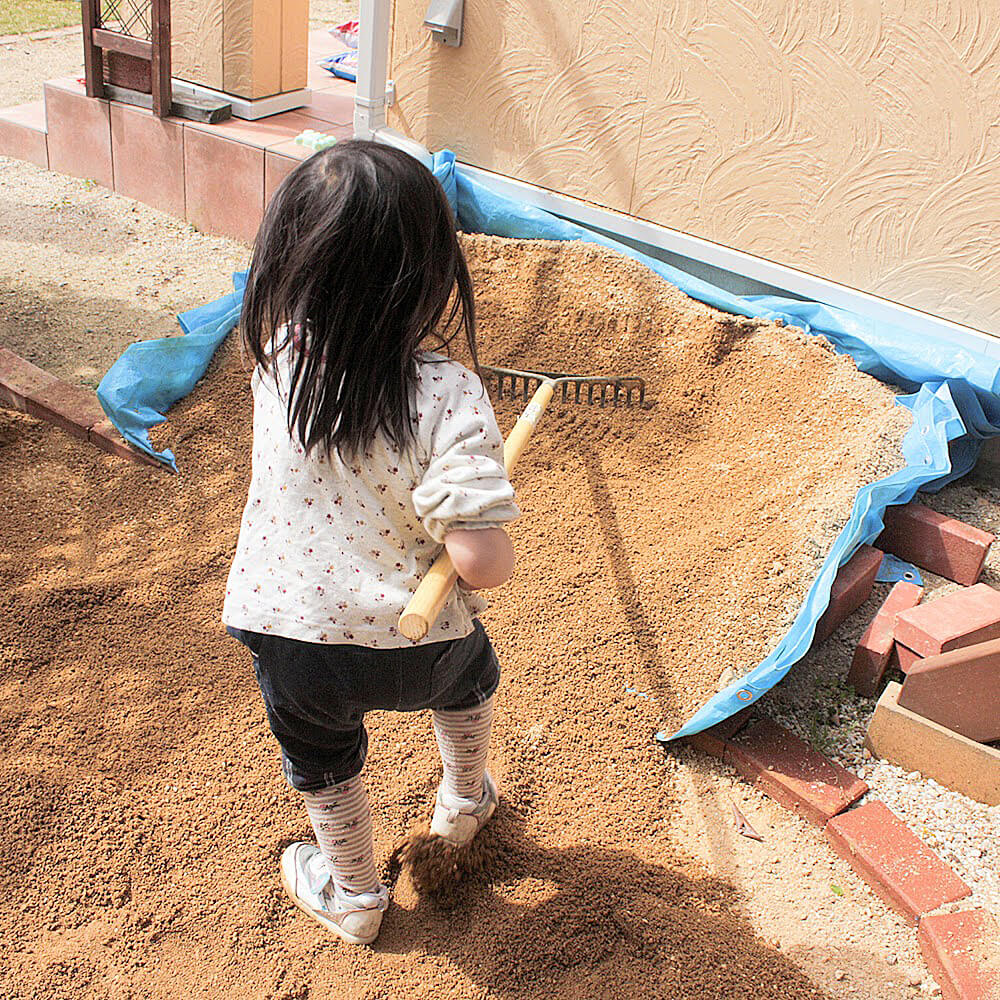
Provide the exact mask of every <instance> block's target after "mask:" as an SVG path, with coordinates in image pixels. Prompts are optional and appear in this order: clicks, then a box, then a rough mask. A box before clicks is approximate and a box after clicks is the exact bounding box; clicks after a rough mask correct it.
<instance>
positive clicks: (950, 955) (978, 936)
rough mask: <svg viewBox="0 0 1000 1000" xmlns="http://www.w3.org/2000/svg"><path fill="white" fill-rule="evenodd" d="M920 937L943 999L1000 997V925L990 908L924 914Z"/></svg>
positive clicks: (960, 999) (983, 999) (998, 999)
mask: <svg viewBox="0 0 1000 1000" xmlns="http://www.w3.org/2000/svg"><path fill="white" fill-rule="evenodd" d="M917 939H918V940H919V941H920V950H921V952H923V955H924V961H925V962H926V963H927V968H928V969H930V972H931V975H932V976H933V977H934V978H935V980H937V984H938V986H940V987H941V996H942V998H943V1000H1000V926H998V924H997V922H996V920H995V919H994V918H993V917H992V915H991V914H989V913H987V911H986V910H982V909H976V910H962V911H960V912H958V913H938V914H935V915H933V916H930V917H924V918H923V919H921V921H920V927H919V928H918V930H917Z"/></svg>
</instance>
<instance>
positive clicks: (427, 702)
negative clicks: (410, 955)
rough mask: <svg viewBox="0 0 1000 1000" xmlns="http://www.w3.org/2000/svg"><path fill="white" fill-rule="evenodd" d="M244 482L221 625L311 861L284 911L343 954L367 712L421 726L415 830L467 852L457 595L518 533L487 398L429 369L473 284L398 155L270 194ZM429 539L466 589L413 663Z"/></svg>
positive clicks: (362, 794)
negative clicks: (430, 737)
mask: <svg viewBox="0 0 1000 1000" xmlns="http://www.w3.org/2000/svg"><path fill="white" fill-rule="evenodd" d="M241 328H242V331H243V337H244V339H245V342H246V344H247V346H248V348H249V351H250V353H251V354H252V355H253V357H254V359H255V360H256V362H257V367H256V370H255V371H254V374H253V379H252V388H253V397H254V416H253V473H252V477H251V481H250V491H249V496H248V497H247V504H246V509H245V511H244V514H243V520H242V523H241V525H240V536H239V542H238V545H237V548H236V556H235V559H234V562H233V566H232V569H231V571H230V574H229V580H228V583H227V587H226V600H225V607H224V609H223V614H222V618H223V621H224V623H225V624H226V626H227V627H228V631H229V632H230V633H231V634H233V635H234V636H236V638H238V639H239V640H240V641H241V642H242V643H244V644H245V645H246V646H247V647H249V649H250V651H251V652H252V654H253V662H254V668H255V670H256V674H257V681H258V683H259V685H260V690H261V693H262V694H263V697H264V704H265V707H266V710H267V717H268V722H269V723H270V726H271V730H272V732H273V733H274V735H275V736H276V737H277V739H278V742H279V743H280V745H281V752H282V761H283V770H284V773H285V777H286V778H287V779H288V781H289V782H290V783H291V785H292V786H293V787H294V788H296V789H298V790H299V791H300V792H301V793H302V796H303V799H304V800H305V807H306V811H307V812H308V814H309V819H310V820H311V822H312V826H313V830H314V831H315V834H316V840H317V842H318V844H319V846H318V848H317V847H315V846H313V845H311V844H305V843H294V844H292V845H290V846H289V847H288V848H287V849H286V850H285V852H284V854H283V855H282V857H281V876H282V881H283V883H284V885H285V888H286V890H287V891H288V894H289V895H290V896H291V898H292V901H293V902H294V903H295V905H296V906H298V907H299V908H300V909H302V910H303V911H305V912H306V913H308V914H309V915H310V916H312V917H314V918H315V919H316V920H317V921H319V922H320V923H321V924H323V925H324V926H326V927H327V928H329V929H330V930H332V931H334V932H335V933H336V934H338V935H339V936H340V937H341V938H343V940H345V941H349V942H351V943H353V944H368V943H370V942H372V941H374V940H375V937H376V936H377V934H378V932H379V927H380V926H381V922H382V913H383V911H384V910H385V909H386V907H387V906H388V902H389V899H388V893H387V890H386V888H385V887H384V886H383V885H381V884H380V883H379V880H378V877H377V875H376V872H375V863H374V859H373V851H372V831H371V820H370V816H369V808H368V796H367V793H366V791H365V786H364V783H363V781H362V778H361V770H362V767H363V765H364V763H365V756H366V751H367V734H366V732H365V726H364V716H365V712H367V711H369V710H370V709H391V710H395V711H403V712H409V711H416V710H419V709H431V710H432V712H433V725H434V731H435V734H436V737H437V742H438V746H439V748H440V751H441V760H442V763H443V765H444V778H443V780H442V782H441V785H440V787H439V789H438V793H437V803H436V805H435V808H434V814H433V819H432V822H431V830H432V832H433V833H435V834H437V835H438V836H440V837H442V838H444V840H446V841H447V842H448V843H450V844H453V845H456V846H460V845H463V844H466V843H468V842H469V841H470V840H472V838H473V837H474V836H475V835H476V834H477V833H478V832H479V830H480V829H481V828H482V826H483V824H484V823H486V821H487V820H488V819H489V818H490V816H491V815H492V814H493V811H494V810H495V809H496V805H497V789H496V786H495V784H494V783H493V781H492V779H491V778H490V776H489V774H488V773H487V772H486V755H487V748H488V744H489V738H490V726H491V721H492V716H493V693H494V691H495V690H496V687H497V684H498V682H499V665H498V663H497V658H496V655H495V653H494V652H493V649H492V647H491V645H490V641H489V639H488V638H487V636H486V633H485V632H484V631H483V627H482V625H481V624H480V623H479V621H478V620H477V619H476V617H475V615H476V613H477V611H479V610H481V608H482V607H483V605H482V603H481V602H480V601H479V599H478V598H477V597H476V596H475V595H474V594H473V593H471V591H472V590H474V589H477V588H482V587H495V586H498V585H499V584H501V583H503V582H504V581H505V580H506V579H507V578H508V577H509V576H510V573H511V570H512V568H513V563H514V555H513V550H512V548H511V544H510V541H509V539H508V537H507V535H506V533H505V531H504V529H503V525H504V524H506V523H507V522H508V521H511V520H513V519H514V518H515V517H517V516H518V509H517V507H516V505H515V503H514V491H513V489H512V488H511V485H510V483H509V481H508V479H507V476H506V473H505V472H504V466H503V441H502V438H501V436H500V432H499V430H498V428H497V424H496V419H495V418H494V415H493V410H492V408H491V406H490V403H489V399H488V398H487V396H486V393H485V392H484V390H483V386H482V383H481V382H480V380H479V379H478V378H477V376H476V375H474V374H473V373H472V372H470V371H468V370H467V369H466V368H464V367H462V366H461V365H460V364H458V363H457V362H455V361H451V360H448V359H447V358H445V357H443V356H441V355H440V354H435V353H430V352H429V351H428V350H427V345H428V342H429V341H431V340H434V341H435V342H436V343H437V344H438V345H439V346H442V345H443V344H444V343H446V342H447V341H448V340H450V339H451V338H452V337H454V336H455V335H456V334H457V333H459V332H460V331H461V332H462V333H464V336H465V339H466V341H467V344H468V348H469V352H470V354H471V356H472V359H473V364H475V359H476V343H475V317H474V306H473V295H472V283H471V281H470V278H469V272H468V269H467V267H466V264H465V259H464V257H463V256H462V251H461V248H460V246H459V244H458V240H457V237H456V234H455V221H454V219H453V217H452V214H451V210H450V207H449V205H448V202H447V199H446V198H445V195H444V192H443V191H442V189H441V187H440V185H439V184H438V182H437V181H436V180H435V179H434V177H433V176H432V174H431V173H430V172H429V171H428V170H426V169H425V168H424V167H423V166H421V165H420V164H419V163H418V162H417V161H416V160H414V159H412V158H411V157H409V156H408V155H406V154H405V153H402V152H400V151H398V150H395V149H392V148H389V147H386V146H381V145H378V144H376V143H369V142H342V143H338V144H337V145H336V146H333V147H331V148H330V149H327V150H325V151H323V152H321V153H317V154H316V155H314V156H311V157H310V158H309V159H308V160H306V161H304V162H303V163H302V165H301V166H299V167H298V168H297V169H296V170H295V171H294V172H293V173H292V174H291V175H290V176H289V177H288V178H287V180H286V181H285V182H284V184H282V186H281V188H280V189H279V191H278V193H277V194H276V195H275V197H274V199H273V201H272V202H271V205H270V207H269V208H268V210H267V214H266V216H265V218H264V222H263V224H262V226H261V229H260V232H259V234H258V236H257V241H256V245H255V247H254V254H253V262H252V265H251V269H250V276H249V281H248V283H247V287H246V297H245V300H244V305H243V316H242V320H241ZM440 543H443V544H444V546H445V548H446V549H447V550H448V553H449V554H450V555H451V558H452V560H453V562H454V564H455V568H456V570H457V571H458V573H459V576H460V584H461V586H460V587H459V588H456V590H455V592H454V593H453V594H452V595H451V597H450V598H449V600H448V603H447V604H446V605H445V607H444V610H443V611H442V613H441V615H440V617H439V618H438V620H437V622H436V624H435V625H434V626H433V627H432V628H431V630H430V631H429V633H428V634H427V636H426V638H425V639H424V640H423V641H422V642H420V643H419V644H415V643H412V642H410V640H408V639H406V638H405V637H404V636H403V635H401V634H400V633H399V632H398V631H397V629H396V625H397V622H398V620H399V615H400V613H401V612H402V610H403V608H404V607H405V605H406V603H407V601H408V600H409V598H410V595H411V594H412V593H413V591H414V590H415V589H416V587H417V584H418V583H419V582H420V580H421V578H422V577H423V575H424V573H425V572H426V571H427V569H428V567H429V566H430V564H431V562H432V561H433V560H434V557H435V556H436V555H437V552H438V551H439V544H440Z"/></svg>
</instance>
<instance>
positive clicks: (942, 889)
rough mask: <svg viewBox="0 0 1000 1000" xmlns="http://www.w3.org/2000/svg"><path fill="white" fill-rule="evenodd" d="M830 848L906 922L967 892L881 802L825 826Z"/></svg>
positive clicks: (954, 875)
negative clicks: (904, 918)
mask: <svg viewBox="0 0 1000 1000" xmlns="http://www.w3.org/2000/svg"><path fill="white" fill-rule="evenodd" d="M826 836H827V839H828V840H829V841H830V843H831V845H832V846H833V849H834V850H835V851H836V852H837V854H839V855H840V856H841V857H842V858H844V860H846V861H848V862H849V863H850V865H851V867H852V868H853V869H854V870H855V871H856V872H857V873H858V874H859V875H860V876H861V877H862V878H863V879H864V880H865V881H866V882H867V883H868V884H869V885H870V886H871V887H872V889H874V891H875V893H876V894H877V895H878V896H880V897H881V898H882V899H883V900H884V901H885V902H886V903H887V904H888V905H889V906H891V907H892V908H893V909H894V910H897V911H898V912H899V913H901V914H902V915H903V916H904V917H906V919H907V920H909V921H910V923H914V924H915V923H916V922H917V919H918V918H919V917H920V915H921V914H923V913H929V912H930V911H931V910H936V909H937V908H938V907H939V906H943V905H944V904H945V903H952V902H954V901H955V900H956V899H963V898H964V897H965V896H968V895H969V894H970V893H971V891H972V890H971V889H970V888H969V887H968V886H967V885H966V884H965V883H964V882H963V881H962V880H961V879H960V878H959V877H958V876H957V875H956V874H955V873H954V872H953V871H952V870H951V869H950V868H949V867H948V866H947V865H946V864H945V863H944V862H943V861H942V860H941V859H940V858H939V857H938V856H937V855H936V854H935V853H934V852H933V851H932V850H931V849H930V848H929V847H927V846H926V845H925V844H924V843H923V842H922V841H921V840H920V839H919V838H918V837H917V835H916V834H915V833H913V831H912V830H910V828H909V827H908V826H907V825H906V824H905V823H904V822H903V821H902V820H901V819H899V818H898V817H897V816H896V815H895V814H894V813H893V812H892V811H891V810H890V809H888V808H887V807H886V805H885V803H883V802H877V801H873V802H866V803H865V804H864V805H863V806H858V808H857V809H852V810H850V812H845V813H842V814H841V815H840V816H835V817H834V818H833V819H831V820H830V822H829V823H828V824H827V826H826Z"/></svg>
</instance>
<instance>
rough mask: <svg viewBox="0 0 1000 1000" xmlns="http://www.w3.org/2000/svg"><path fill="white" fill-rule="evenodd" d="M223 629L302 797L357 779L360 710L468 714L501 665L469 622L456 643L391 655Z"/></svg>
mask: <svg viewBox="0 0 1000 1000" xmlns="http://www.w3.org/2000/svg"><path fill="white" fill-rule="evenodd" d="M226 631H227V632H229V634H230V635H232V636H235V638H237V639H239V640H240V642H242V643H243V644H244V645H245V646H246V647H247V648H248V649H249V650H250V652H251V653H252V654H253V661H254V669H255V671H256V673H257V683H258V684H259V685H260V691H261V694H262V695H263V696H264V705H265V707H266V709H267V721H268V723H269V724H270V726H271V732H273V733H274V735H275V736H276V737H277V739H278V742H279V743H280V744H281V756H282V766H283V770H284V773H285V777H286V778H287V779H288V782H289V783H290V784H291V785H292V787H293V788H297V789H298V790H299V791H301V792H312V791H317V790H318V789H320V788H325V787H326V786H327V785H332V784H336V783H337V782H340V781H346V780H347V779H348V778H353V777H354V776H355V775H356V774H358V773H360V771H361V768H362V767H363V766H364V763H365V756H366V754H367V751H368V733H367V731H366V730H365V725H364V718H365V712H367V711H371V710H373V709H384V710H390V711H397V712H415V711H418V710H420V709H427V708H440V709H445V710H455V711H457V710H459V709H463V708H472V707H474V706H475V705H480V704H482V703H483V702H484V701H486V699H487V698H489V697H490V695H492V694H493V692H494V691H496V689H497V685H498V684H499V683H500V664H499V662H498V661H497V657H496V653H495V652H494V651H493V647H492V646H491V645H490V640H489V638H488V637H487V635H486V631H485V629H484V628H483V626H482V625H481V624H480V622H479V621H478V620H476V622H475V629H474V631H472V632H471V633H470V634H469V635H467V636H465V638H463V639H450V640H447V641H445V642H431V643H426V644H424V645H420V646H406V647H401V648H399V649H370V648H369V647H367V646H350V645H346V644H340V643H338V644H331V643H315V642H301V641H300V640H298V639H286V638H285V637H284V636H280V635H265V634H262V633H260V632H245V631H243V630H241V629H235V628H227V629H226Z"/></svg>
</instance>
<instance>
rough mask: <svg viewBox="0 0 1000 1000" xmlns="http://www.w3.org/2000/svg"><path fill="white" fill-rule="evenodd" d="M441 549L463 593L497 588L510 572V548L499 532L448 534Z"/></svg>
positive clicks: (512, 551) (493, 529)
mask: <svg viewBox="0 0 1000 1000" xmlns="http://www.w3.org/2000/svg"><path fill="white" fill-rule="evenodd" d="M444 547H445V548H446V549H447V550H448V555H449V556H451V561H452V564H453V565H454V567H455V570H456V572H457V573H458V577H459V581H458V582H459V586H461V587H463V588H464V589H465V590H479V589H481V588H485V587H499V586H500V584H502V583H506V582H507V580H508V579H509V578H510V574H511V573H512V572H513V570H514V546H513V545H511V544H510V539H509V538H508V537H507V532H506V531H504V530H503V528H473V529H461V530H458V531H449V532H448V534H447V535H445V538H444Z"/></svg>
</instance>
